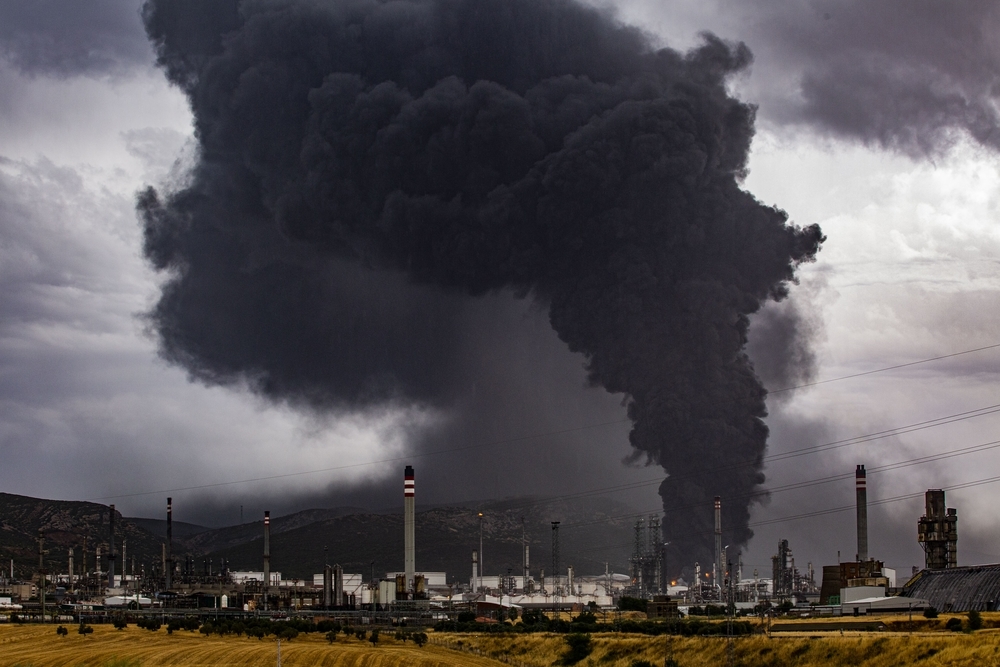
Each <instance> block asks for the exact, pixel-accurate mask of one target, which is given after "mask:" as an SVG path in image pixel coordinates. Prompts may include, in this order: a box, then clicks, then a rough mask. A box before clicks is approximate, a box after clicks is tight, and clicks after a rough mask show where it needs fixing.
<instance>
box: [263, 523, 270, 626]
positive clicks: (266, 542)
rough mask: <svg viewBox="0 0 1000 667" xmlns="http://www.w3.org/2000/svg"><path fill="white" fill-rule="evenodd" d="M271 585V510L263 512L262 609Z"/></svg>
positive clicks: (265, 605) (265, 607)
mask: <svg viewBox="0 0 1000 667" xmlns="http://www.w3.org/2000/svg"><path fill="white" fill-rule="evenodd" d="M270 587H271V512H270V511H266V512H264V609H267V593H268V589H269V588H270Z"/></svg>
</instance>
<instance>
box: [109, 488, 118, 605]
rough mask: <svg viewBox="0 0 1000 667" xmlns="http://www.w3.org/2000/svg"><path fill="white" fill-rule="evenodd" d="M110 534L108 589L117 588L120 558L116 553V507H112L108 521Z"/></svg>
mask: <svg viewBox="0 0 1000 667" xmlns="http://www.w3.org/2000/svg"><path fill="white" fill-rule="evenodd" d="M108 528H109V533H110V535H111V543H110V544H109V545H108V588H114V587H115V559H116V558H118V554H117V553H115V506H114V505H112V506H111V514H110V519H109V520H108Z"/></svg>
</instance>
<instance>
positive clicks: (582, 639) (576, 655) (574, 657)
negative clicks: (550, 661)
mask: <svg viewBox="0 0 1000 667" xmlns="http://www.w3.org/2000/svg"><path fill="white" fill-rule="evenodd" d="M566 643H567V644H568V645H569V650H568V651H566V653H564V654H563V657H562V660H561V662H562V664H564V665H575V664H576V663H578V662H580V661H581V660H583V659H584V658H586V657H587V656H588V655H590V652H591V651H592V650H593V646H592V645H591V643H590V635H585V634H580V633H573V634H569V635H566Z"/></svg>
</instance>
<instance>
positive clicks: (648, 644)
mask: <svg viewBox="0 0 1000 667" xmlns="http://www.w3.org/2000/svg"><path fill="white" fill-rule="evenodd" d="M990 620H993V619H990ZM895 625H896V624H891V625H890V627H893V629H898V628H897V627H894V626H895ZM990 625H992V624H990ZM66 627H67V629H68V630H69V634H68V635H66V636H58V635H57V634H56V631H55V627H54V626H52V625H47V626H41V625H23V626H19V625H6V626H0V666H3V667H6V666H14V665H19V666H22V667H28V666H31V667H57V666H58V667H78V666H79V667H146V666H150V667H152V666H166V665H170V666H176V667H195V666H202V665H205V666H208V665H212V666H216V665H219V666H222V665H246V666H249V667H253V666H260V667H264V666H270V665H275V664H276V662H277V660H276V658H277V643H276V641H275V640H274V638H273V637H270V638H267V639H264V640H258V639H248V638H246V637H235V636H224V637H220V636H216V635H212V636H205V635H203V634H200V633H197V632H186V631H180V632H174V633H173V634H171V635H168V634H167V633H166V631H165V630H159V631H157V632H150V631H148V630H142V629H139V628H136V627H134V626H130V627H129V628H127V629H125V630H121V631H118V630H115V629H114V628H113V627H111V626H94V633H93V634H91V635H87V636H84V635H80V634H78V633H77V631H76V627H75V626H71V625H67V626H66ZM923 627H924V629H925V630H926V629H927V628H928V626H926V625H925V626H923ZM987 627H989V625H988V626H987ZM566 637H567V636H566V635H561V634H549V633H535V634H516V635H491V634H482V635H477V634H452V633H433V634H432V635H431V643H430V644H428V645H426V646H424V647H422V648H418V647H417V646H415V645H413V643H412V642H405V643H404V642H401V641H398V640H395V639H393V638H392V635H391V634H385V633H384V634H383V635H382V637H381V641H380V642H379V644H378V645H377V646H372V644H371V643H369V642H367V641H361V640H358V639H355V638H351V639H346V638H344V637H343V636H342V635H341V636H339V637H338V639H337V641H336V642H335V643H333V644H332V645H331V644H329V643H327V641H326V640H325V639H324V638H323V637H322V636H319V635H300V636H299V637H297V638H296V639H294V640H293V641H290V642H289V641H283V642H282V643H281V658H282V660H281V664H282V665H284V666H285V667H298V666H305V665H309V666H310V667H314V666H315V667H320V666H324V667H362V666H365V667H367V666H371V667H451V666H458V665H468V666H470V667H476V666H486V665H493V666H496V665H498V664H499V663H507V664H508V665H513V666H514V667H521V666H522V665H523V666H524V667H549V666H550V665H559V664H561V663H562V659H563V657H564V655H565V654H566V652H567V647H568V645H567V642H566ZM728 650H729V644H728V642H727V640H726V639H725V638H720V637H670V636H659V637H649V636H641V635H621V634H614V633H597V634H594V635H591V644H590V653H589V655H588V656H587V657H585V658H584V659H583V660H581V661H580V662H578V663H576V664H577V665H579V667H633V666H634V665H636V664H637V663H638V664H639V665H643V664H645V663H648V664H650V665H653V666H655V667H660V666H661V665H664V661H665V659H668V660H670V659H672V660H673V661H674V662H675V664H676V665H678V666H679V667H709V666H711V667H717V666H718V665H725V664H727V660H728V653H727V651H728ZM732 651H733V657H734V659H735V660H734V662H735V664H737V665H743V666H745V667H820V666H823V667H828V666H833V667H838V666H843V667H903V666H904V665H905V666H909V665H921V666H927V667H937V666H943V665H948V666H958V667H962V666H966V665H968V666H969V667H972V666H976V667H979V666H981V665H998V666H1000V631H997V630H994V629H986V630H981V631H979V632H974V633H960V632H941V631H937V632H927V631H924V632H919V631H918V632H915V633H913V634H908V633H905V632H882V633H880V632H872V633H851V632H845V633H844V634H843V635H841V634H840V633H839V632H831V633H813V634H811V635H805V634H803V635H802V636H790V635H788V634H786V635H784V636H781V637H771V638H768V637H767V636H764V635H757V636H753V637H743V638H738V639H735V640H733V642H732ZM643 661H645V663H644V662H643ZM668 664H669V663H668Z"/></svg>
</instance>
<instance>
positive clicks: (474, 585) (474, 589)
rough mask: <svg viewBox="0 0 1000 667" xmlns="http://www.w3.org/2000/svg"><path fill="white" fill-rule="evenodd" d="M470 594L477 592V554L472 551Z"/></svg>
mask: <svg viewBox="0 0 1000 667" xmlns="http://www.w3.org/2000/svg"><path fill="white" fill-rule="evenodd" d="M471 588H472V592H473V593H478V592H479V552H478V551H476V550H475V549H473V550H472V586H471Z"/></svg>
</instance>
